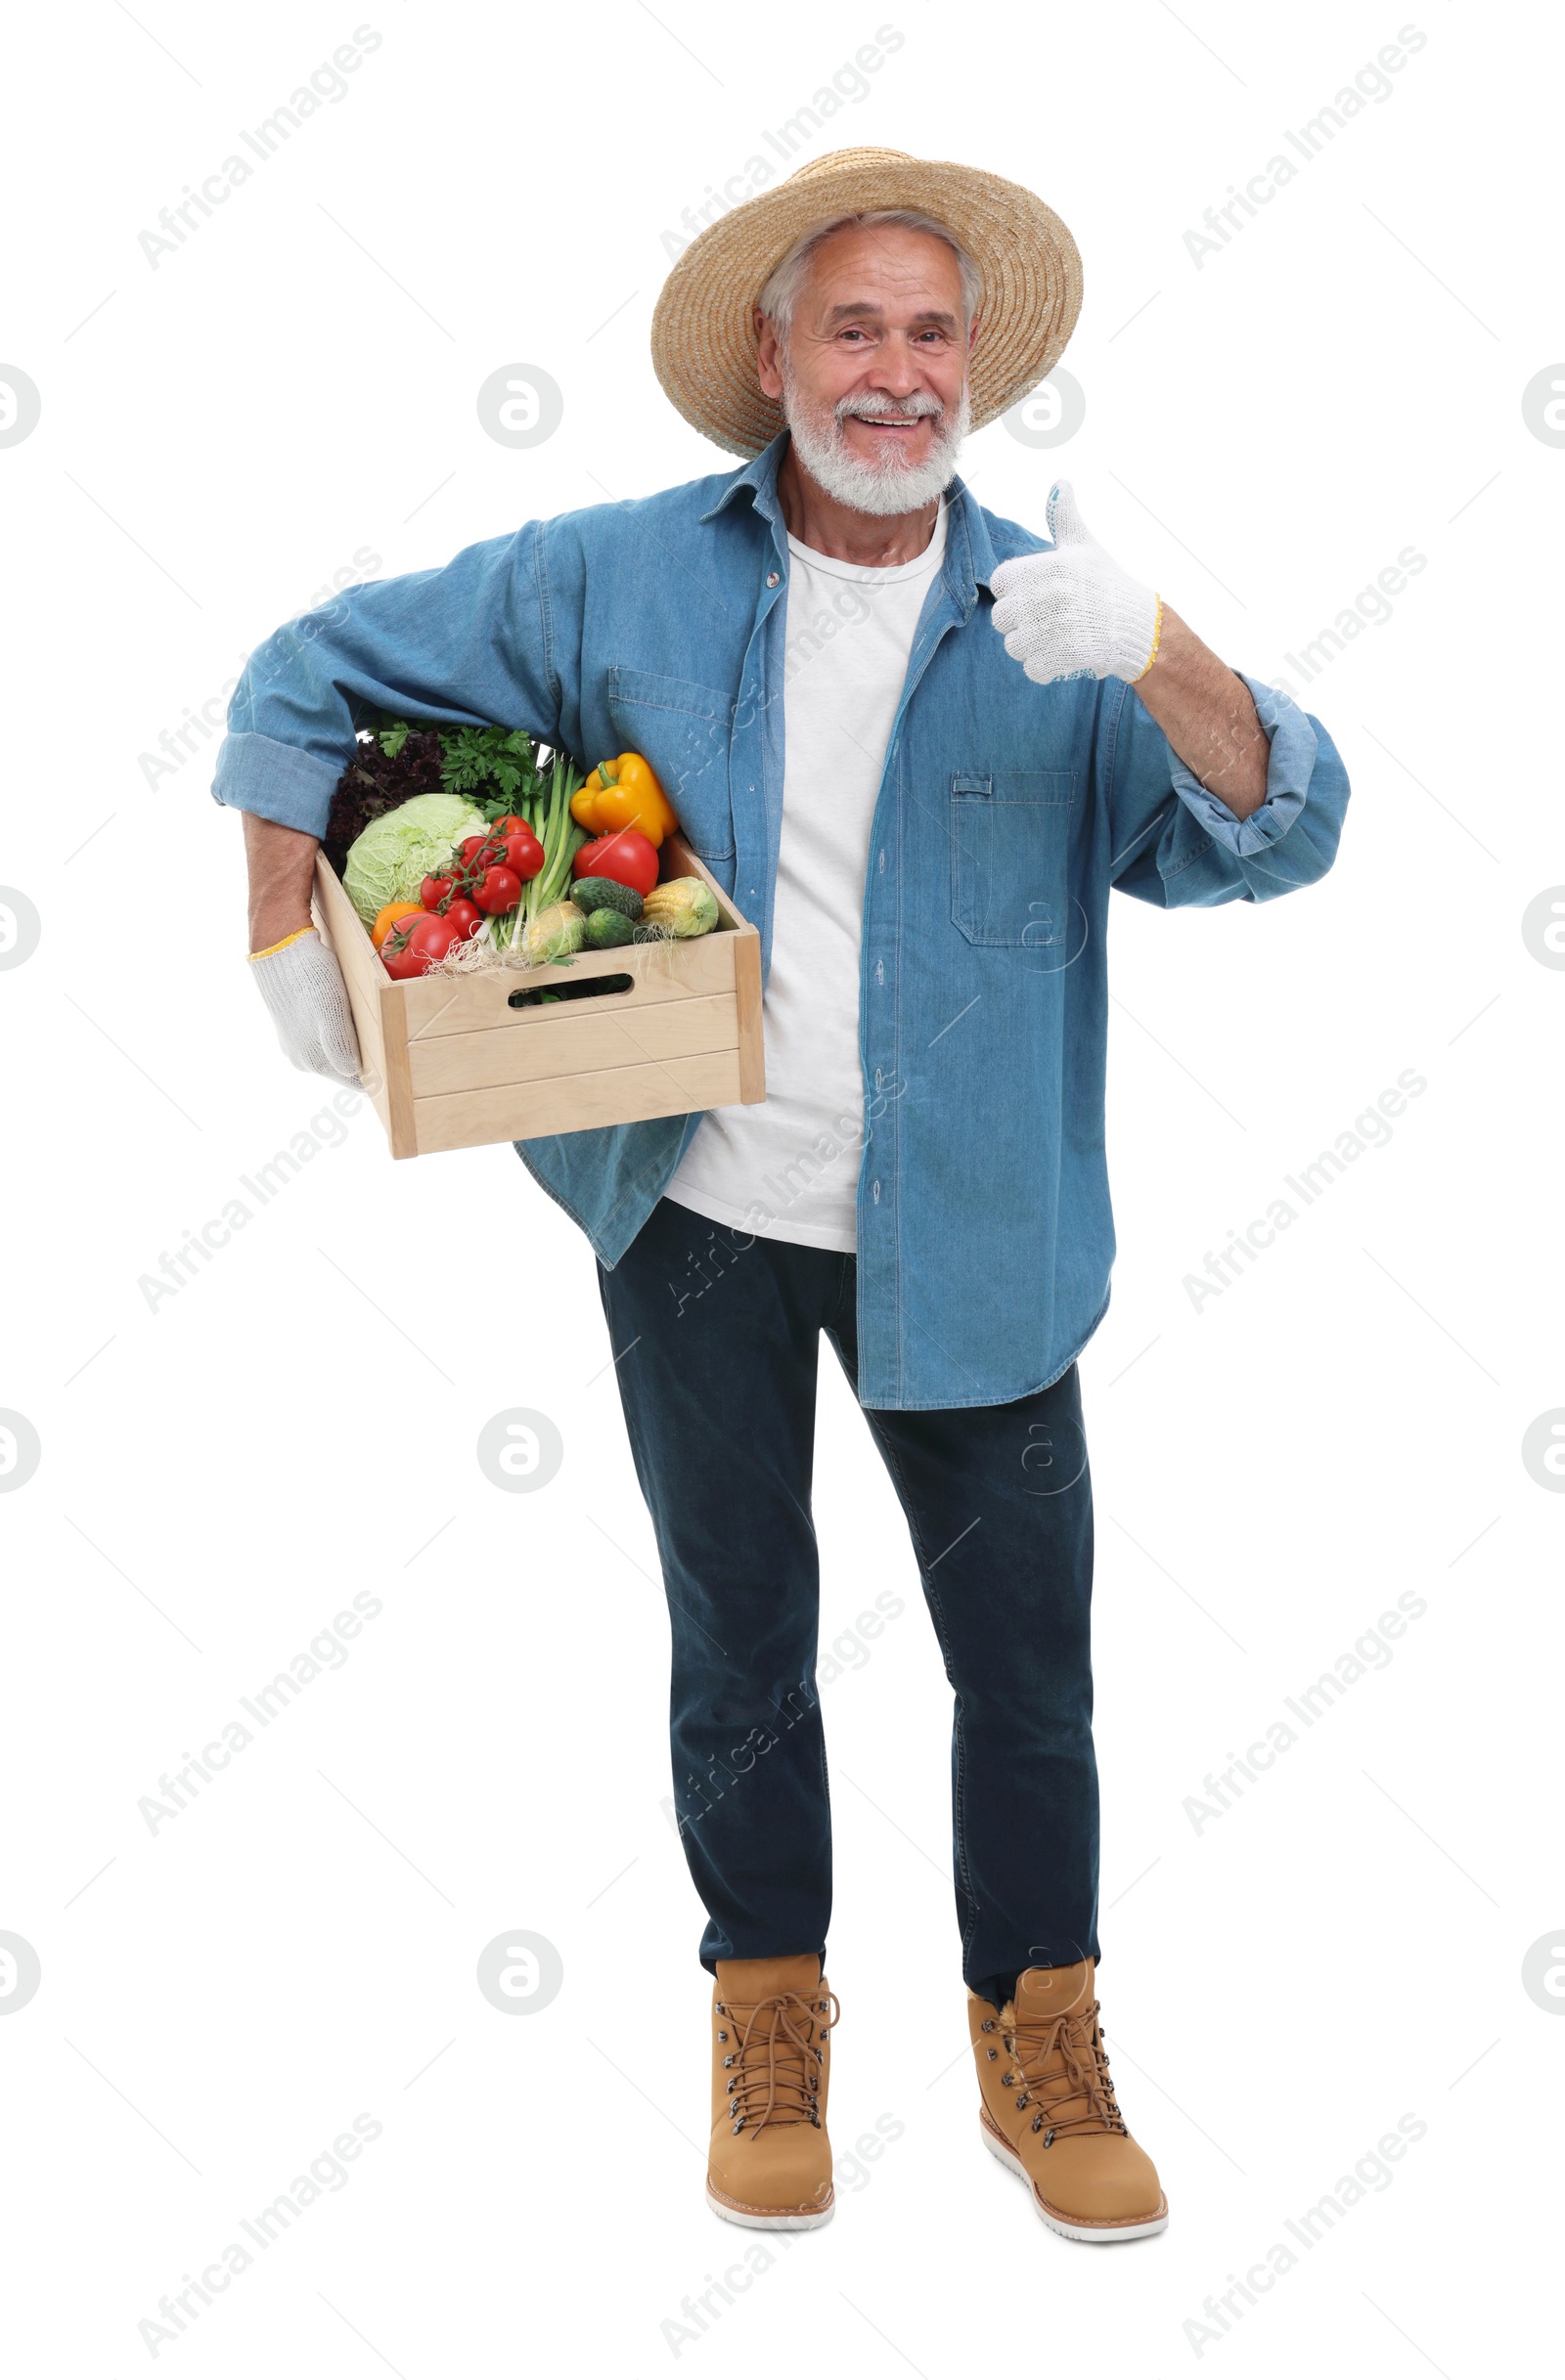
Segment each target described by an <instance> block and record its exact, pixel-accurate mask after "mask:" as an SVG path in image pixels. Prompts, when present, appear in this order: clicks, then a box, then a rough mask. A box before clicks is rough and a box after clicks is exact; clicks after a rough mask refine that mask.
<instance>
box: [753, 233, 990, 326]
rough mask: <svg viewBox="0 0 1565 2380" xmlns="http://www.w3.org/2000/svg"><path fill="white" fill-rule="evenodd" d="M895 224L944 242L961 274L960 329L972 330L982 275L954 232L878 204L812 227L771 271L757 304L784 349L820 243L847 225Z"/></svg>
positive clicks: (980, 295)
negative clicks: (868, 209) (954, 258)
mask: <svg viewBox="0 0 1565 2380" xmlns="http://www.w3.org/2000/svg"><path fill="white" fill-rule="evenodd" d="M893 223H894V224H896V225H898V226H899V227H900V228H901V229H902V230H903V231H909V232H928V233H930V234H931V235H932V236H933V237H934V238H935V239H936V240H943V241H944V242H945V243H946V245H947V247H948V248H950V250H951V252H952V254H953V255H954V256H955V257H956V259H957V270H958V272H959V273H960V274H961V316H962V328H963V330H969V329H970V328H971V326H972V318H973V316H974V315H975V314H976V313H977V311H978V308H979V306H980V305H981V304H982V302H983V294H984V277H983V275H982V273H981V272H980V271H979V269H978V266H977V264H976V262H975V261H974V259H973V258H972V257H971V256H969V255H968V253H967V251H966V249H965V248H964V247H963V246H962V244H961V241H960V240H959V239H958V238H957V235H956V233H955V232H954V231H952V230H951V228H950V226H949V225H948V224H944V223H938V222H936V220H935V218H934V216H933V215H921V214H919V213H918V212H917V209H916V208H914V207H911V206H882V207H877V208H876V209H875V210H874V212H873V213H872V214H866V215H833V216H831V217H830V219H829V221H827V222H826V223H817V224H815V225H813V226H812V227H811V229H810V230H809V231H807V232H805V233H804V234H803V235H802V236H801V237H800V238H799V239H797V240H795V242H793V245H792V246H791V247H790V248H789V250H788V252H787V254H786V255H785V256H784V257H782V260H781V262H780V263H778V264H775V265H774V266H773V267H772V270H771V272H770V273H769V274H768V275H767V277H766V286H765V287H764V288H763V289H762V291H761V294H760V296H759V297H758V298H757V299H756V301H755V302H756V304H757V305H758V306H759V307H760V309H761V312H762V313H763V314H764V315H765V316H766V318H767V320H768V322H770V324H771V325H772V328H773V330H774V331H776V332H777V335H778V337H779V339H780V340H781V341H782V343H783V345H786V343H787V335H788V332H789V331H790V330H791V329H792V326H793V309H794V307H795V306H796V305H797V303H798V299H799V291H800V290H801V289H802V288H803V286H804V284H805V281H806V278H807V277H808V274H809V269H810V261H811V259H812V257H813V256H814V254H815V251H816V249H817V248H818V247H820V246H821V244H822V242H824V241H827V240H829V239H830V237H831V235H832V233H833V232H841V231H846V230H847V229H848V228H849V227H850V226H851V227H853V228H854V229H855V230H863V231H877V230H878V229H879V228H880V226H881V225H882V224H893Z"/></svg>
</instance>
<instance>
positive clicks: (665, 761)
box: [608, 664, 734, 864]
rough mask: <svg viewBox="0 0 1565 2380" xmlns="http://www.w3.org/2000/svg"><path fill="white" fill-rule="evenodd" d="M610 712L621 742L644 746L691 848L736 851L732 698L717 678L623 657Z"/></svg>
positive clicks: (613, 673)
mask: <svg viewBox="0 0 1565 2380" xmlns="http://www.w3.org/2000/svg"><path fill="white" fill-rule="evenodd" d="M608 714H609V717H610V718H611V719H612V721H613V723H614V727H615V731H616V733H617V734H618V735H619V738H620V748H621V750H623V751H626V752H640V753H641V754H642V755H643V757H644V758H645V759H647V760H649V761H650V762H651V764H652V767H653V768H654V769H655V770H656V771H657V777H658V782H659V783H660V784H661V786H662V788H663V791H664V792H665V793H666V794H667V796H668V798H669V800H670V801H671V802H672V803H673V805H674V808H675V810H676V811H677V812H678V814H679V822H680V825H681V827H682V828H683V829H684V831H685V835H686V838H687V840H688V841H689V842H690V844H691V846H692V849H693V850H694V851H696V852H698V853H699V854H700V857H701V858H702V859H704V860H706V861H707V862H708V864H711V863H714V862H719V861H722V860H725V859H733V857H734V813H733V809H732V807H731V804H730V801H729V784H728V746H729V725H730V722H731V720H732V718H733V714H734V699H733V696H732V695H730V694H725V693H723V692H722V691H721V690H720V689H719V688H718V687H716V686H707V685H696V684H695V683H693V681H692V680H690V679H688V678H665V677H663V676H662V674H661V673H660V672H658V671H656V670H632V669H624V668H621V667H619V666H618V665H617V664H616V666H615V667H613V668H612V669H611V670H610V671H609V673H608Z"/></svg>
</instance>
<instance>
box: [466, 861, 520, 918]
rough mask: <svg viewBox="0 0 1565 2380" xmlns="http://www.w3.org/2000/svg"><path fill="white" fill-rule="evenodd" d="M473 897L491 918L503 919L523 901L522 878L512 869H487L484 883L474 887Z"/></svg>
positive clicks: (484, 873)
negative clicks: (509, 910)
mask: <svg viewBox="0 0 1565 2380" xmlns="http://www.w3.org/2000/svg"><path fill="white" fill-rule="evenodd" d="M472 897H473V899H474V901H475V902H476V903H477V904H478V906H479V908H480V909H483V910H484V911H485V912H486V913H487V914H488V915H489V916H490V917H503V916H504V915H505V913H506V911H507V909H514V907H515V905H516V904H517V902H518V901H519V900H520V899H521V878H520V877H519V876H518V875H517V874H516V871H515V869H514V868H512V867H487V868H485V869H484V872H483V881H482V883H481V884H477V885H475V886H474V887H473V894H472Z"/></svg>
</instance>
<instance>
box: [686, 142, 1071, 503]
mask: <svg viewBox="0 0 1565 2380" xmlns="http://www.w3.org/2000/svg"><path fill="white" fill-rule="evenodd" d="M883 207H910V208H916V209H917V212H918V213H920V214H925V215H929V216H931V217H932V218H933V219H934V220H935V221H936V222H938V223H944V224H946V225H947V226H948V227H949V228H950V230H951V231H952V233H953V234H954V235H955V237H956V238H957V239H958V240H959V241H960V242H961V245H962V246H963V247H964V248H965V249H966V250H967V252H968V254H969V255H970V256H971V257H972V258H973V260H974V262H975V263H976V264H977V266H978V268H979V271H980V272H981V273H982V275H983V285H984V293H983V300H982V304H981V306H980V309H979V312H980V321H981V324H982V329H981V331H980V335H979V338H978V343H977V345H976V347H975V348H974V350H973V356H972V363H971V367H970V371H969V391H970V397H971V404H972V426H973V428H974V429H982V427H983V426H984V424H985V422H987V421H994V420H997V419H999V417H1000V416H1001V415H1002V414H1003V413H1005V412H1006V410H1007V409H1008V408H1009V407H1010V406H1012V405H1014V404H1015V403H1016V401H1017V399H1018V398H1019V397H1023V396H1025V395H1026V393H1027V391H1028V390H1029V389H1030V388H1035V387H1036V386H1037V384H1038V382H1039V381H1040V380H1041V379H1043V377H1044V376H1045V375H1046V374H1047V373H1048V372H1049V371H1050V370H1051V367H1052V366H1053V365H1054V364H1056V363H1057V362H1058V361H1059V358H1060V356H1061V355H1062V354H1063V353H1064V350H1065V345H1066V342H1067V340H1068V339H1069V337H1070V334H1071V332H1072V331H1073V330H1074V329H1075V327H1076V318H1077V316H1078V315H1079V314H1080V312H1081V304H1082V260H1081V256H1080V254H1079V252H1078V250H1077V246H1076V242H1075V241H1074V240H1073V239H1072V238H1071V236H1070V233H1069V232H1068V231H1067V230H1066V228H1065V225H1064V224H1063V223H1062V222H1061V221H1060V219H1059V217H1058V216H1057V215H1056V214H1055V213H1054V211H1053V209H1052V207H1050V206H1046V205H1045V204H1044V201H1043V199H1042V198H1038V197H1037V196H1036V195H1035V194H1034V193H1033V192H1032V191H1030V190H1025V189H1023V187H1022V186H1021V184H1020V183H1018V182H1006V181H1004V180H1002V178H1001V177H1000V175H998V174H991V173H983V172H980V171H979V170H978V169H977V168H976V167H974V166H970V165H955V164H946V163H941V162H938V161H934V160H930V159H926V158H922V157H910V156H903V155H902V154H900V153H899V152H897V151H895V150H886V149H879V150H863V149H861V150H838V151H835V152H833V153H831V154H828V155H827V156H824V157H818V158H817V159H816V160H815V161H814V163H812V164H810V165H807V166H802V167H801V168H800V169H799V171H798V172H797V173H795V174H792V175H790V176H789V178H788V180H787V181H786V182H784V183H782V185H781V186H780V187H779V188H778V189H777V190H773V191H766V192H763V193H762V195H761V196H760V197H758V198H747V199H745V200H744V201H743V203H742V204H740V205H738V206H737V207H735V208H734V210H733V212H732V213H731V214H727V215H720V216H719V217H718V220H717V221H716V222H715V223H713V224H709V225H708V226H707V228H706V230H705V231H703V232H700V233H698V234H697V236H696V238H695V239H694V240H693V241H692V242H691V244H690V246H689V247H688V248H687V249H686V250H685V252H684V254H683V255H682V256H681V257H680V258H679V260H678V261H677V263H676V264H675V266H674V269H673V271H672V272H671V273H670V274H669V276H668V279H667V280H666V281H665V282H664V284H663V287H662V290H661V292H660V294H659V296H658V300H657V305H656V308H655V310H654V312H653V315H652V368H653V370H654V371H655V373H656V374H657V377H658V379H659V381H660V382H661V383H662V387H663V391H664V394H665V395H666V396H667V397H668V399H669V401H670V403H671V404H673V405H674V406H676V407H677V408H678V410H679V412H680V413H682V414H683V415H684V417H685V419H686V420H687V421H689V422H690V424H691V426H692V427H693V429H697V430H699V431H700V433H701V435H702V436H703V437H704V438H709V439H710V440H711V441H712V443H713V445H714V446H720V447H723V448H724V449H725V450H726V451H727V452H728V453H729V454H733V455H742V456H744V457H745V458H746V459H749V458H751V457H753V456H756V455H758V454H760V452H761V450H762V449H763V447H766V446H769V445H770V444H771V442H772V440H773V439H774V438H775V437H776V436H777V434H778V432H779V430H780V429H782V427H783V419H782V406H781V405H779V404H778V403H776V401H775V400H774V399H773V398H771V397H768V396H765V395H763V393H762V390H761V387H760V383H759V381H758V380H757V378H756V352H757V342H756V333H755V326H754V322H753V320H752V315H753V311H754V306H755V301H756V299H757V297H758V296H759V295H760V293H761V290H762V288H763V287H764V286H765V284H766V281H767V278H768V276H769V275H770V274H771V273H772V272H773V270H774V269H775V268H776V266H777V265H779V264H780V263H781V262H782V258H783V257H784V256H785V255H786V254H787V252H788V250H789V248H790V247H792V245H793V244H794V242H795V241H797V240H799V239H801V238H802V237H803V235H804V234H805V233H806V232H808V231H810V230H811V229H812V228H813V227H814V226H815V225H816V224H819V223H826V222H829V221H830V220H831V219H832V217H833V216H837V215H857V214H870V213H874V212H878V211H879V210H880V209H881V208H883Z"/></svg>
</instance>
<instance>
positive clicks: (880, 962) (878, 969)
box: [874, 958, 886, 984]
mask: <svg viewBox="0 0 1565 2380" xmlns="http://www.w3.org/2000/svg"><path fill="white" fill-rule="evenodd" d="M874 980H875V982H876V983H877V984H883V983H884V982H885V980H886V962H885V960H884V959H883V958H877V959H876V960H875V962H874Z"/></svg>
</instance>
